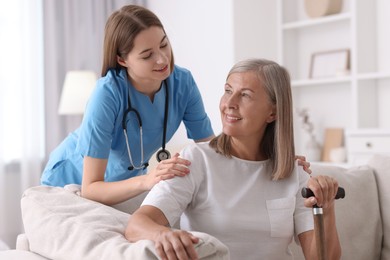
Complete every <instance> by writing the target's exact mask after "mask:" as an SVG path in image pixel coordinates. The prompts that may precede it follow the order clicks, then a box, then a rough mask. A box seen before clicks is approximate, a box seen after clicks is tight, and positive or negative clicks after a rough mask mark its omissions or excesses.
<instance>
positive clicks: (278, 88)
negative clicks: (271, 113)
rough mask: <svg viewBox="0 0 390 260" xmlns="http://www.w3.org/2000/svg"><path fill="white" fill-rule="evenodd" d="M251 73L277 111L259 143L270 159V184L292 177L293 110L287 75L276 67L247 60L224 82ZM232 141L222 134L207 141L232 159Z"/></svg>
mask: <svg viewBox="0 0 390 260" xmlns="http://www.w3.org/2000/svg"><path fill="white" fill-rule="evenodd" d="M242 72H253V73H255V74H256V75H257V78H258V79H259V83H260V84H261V85H262V86H263V87H264V89H265V91H266V93H267V96H268V98H269V100H270V102H271V103H272V104H273V105H274V106H275V108H276V120H274V121H273V122H271V123H269V124H268V126H267V128H266V130H265V132H264V136H263V141H262V142H261V144H260V145H261V147H260V148H261V150H262V151H263V152H264V154H265V155H266V156H267V157H268V158H269V160H270V162H271V167H272V174H271V177H272V179H273V180H281V179H284V178H287V177H289V176H290V175H291V173H292V171H293V169H294V163H295V149H294V130H293V108H292V95H291V85H290V75H289V73H288V71H287V70H286V69H285V68H284V67H282V66H279V65H278V64H277V63H275V62H273V61H269V60H264V59H248V60H243V61H240V62H238V63H237V64H235V65H234V66H233V67H232V69H231V70H230V71H229V73H228V76H227V78H229V76H230V75H231V74H233V73H242ZM230 139H231V137H230V136H228V135H226V134H224V133H221V134H220V135H218V136H217V137H215V138H214V139H212V140H211V141H210V146H211V147H212V148H213V149H214V150H215V151H216V152H218V153H221V154H223V155H225V156H226V157H231V142H230Z"/></svg>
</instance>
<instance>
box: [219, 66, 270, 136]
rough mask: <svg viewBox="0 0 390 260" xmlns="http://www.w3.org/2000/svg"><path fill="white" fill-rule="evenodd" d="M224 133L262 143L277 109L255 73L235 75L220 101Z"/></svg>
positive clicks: (226, 86) (232, 76) (226, 85)
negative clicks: (266, 129)
mask: <svg viewBox="0 0 390 260" xmlns="http://www.w3.org/2000/svg"><path fill="white" fill-rule="evenodd" d="M219 108H220V112H221V118H222V125H223V132H224V133H225V134H226V135H229V136H231V137H232V138H234V139H239V140H242V141H249V142H256V141H257V142H260V141H261V139H262V138H263V135H264V131H265V128H266V126H267V124H268V123H271V122H273V121H274V120H275V108H274V105H272V104H271V102H270V101H269V98H268V96H267V93H266V91H265V89H264V87H263V86H262V84H261V82H260V80H259V79H258V78H257V76H256V74H255V73H254V72H239V73H238V72H237V73H233V74H231V75H230V76H229V77H228V79H227V81H226V84H225V92H224V94H223V96H222V98H221V101H220V105H219Z"/></svg>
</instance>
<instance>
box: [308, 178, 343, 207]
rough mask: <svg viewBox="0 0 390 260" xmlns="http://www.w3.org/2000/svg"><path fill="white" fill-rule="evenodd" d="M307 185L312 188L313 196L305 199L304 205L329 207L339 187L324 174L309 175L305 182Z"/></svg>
mask: <svg viewBox="0 0 390 260" xmlns="http://www.w3.org/2000/svg"><path fill="white" fill-rule="evenodd" d="M307 187H308V188H309V189H311V190H312V192H313V193H314V197H310V198H307V199H306V200H305V206H306V207H313V206H314V205H315V204H317V206H318V207H322V208H329V207H331V206H333V205H334V200H335V197H336V194H337V190H338V187H339V184H338V182H337V181H336V180H335V179H334V178H332V177H330V176H326V175H319V176H315V177H314V176H311V177H310V178H309V181H308V182H307Z"/></svg>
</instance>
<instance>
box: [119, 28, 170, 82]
mask: <svg viewBox="0 0 390 260" xmlns="http://www.w3.org/2000/svg"><path fill="white" fill-rule="evenodd" d="M171 53H172V51H171V45H170V43H169V41H168V38H167V36H166V35H165V32H164V30H163V29H162V28H160V27H158V26H152V27H150V28H148V29H145V30H143V31H141V32H140V33H139V34H138V35H137V36H136V37H135V39H134V47H133V49H132V50H131V51H130V53H129V54H128V55H127V57H126V59H122V58H120V57H118V63H119V64H120V65H122V66H124V67H126V68H127V73H128V74H129V76H130V79H131V81H132V83H133V85H134V86H135V87H138V86H149V85H154V86H159V85H160V84H161V81H163V80H164V79H166V78H167V77H168V76H169V75H170V73H171V68H170V63H171V59H172V55H171Z"/></svg>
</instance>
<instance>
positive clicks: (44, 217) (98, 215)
mask: <svg viewBox="0 0 390 260" xmlns="http://www.w3.org/2000/svg"><path fill="white" fill-rule="evenodd" d="M78 194H79V187H77V186H68V187H66V188H59V187H47V186H37V187H32V188H30V189H28V190H26V191H25V192H24V195H23V197H22V201H21V206H22V217H23V223H24V227H25V232H26V236H27V238H28V240H29V244H30V251H32V252H35V253H38V254H40V255H42V256H45V257H47V258H49V259H67V260H68V259H93V260H96V259H115V260H120V259H158V258H157V256H156V253H155V249H154V243H153V242H152V241H149V240H141V241H138V242H136V243H129V242H128V241H127V240H126V239H125V237H124V231H125V228H126V225H127V221H128V218H129V216H130V215H129V214H128V213H125V212H122V211H120V210H117V209H115V208H113V207H109V206H106V205H103V204H101V203H98V202H95V201H91V200H87V199H85V198H82V197H80V196H79V195H78ZM193 233H194V234H195V235H196V236H198V237H199V238H200V240H201V241H200V242H199V243H198V244H197V245H196V250H197V252H198V255H199V258H200V259H210V260H211V259H229V253H228V249H227V247H226V246H225V245H223V244H222V243H221V242H220V241H219V240H217V239H216V238H214V237H212V236H210V235H208V234H205V233H200V232H193Z"/></svg>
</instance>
